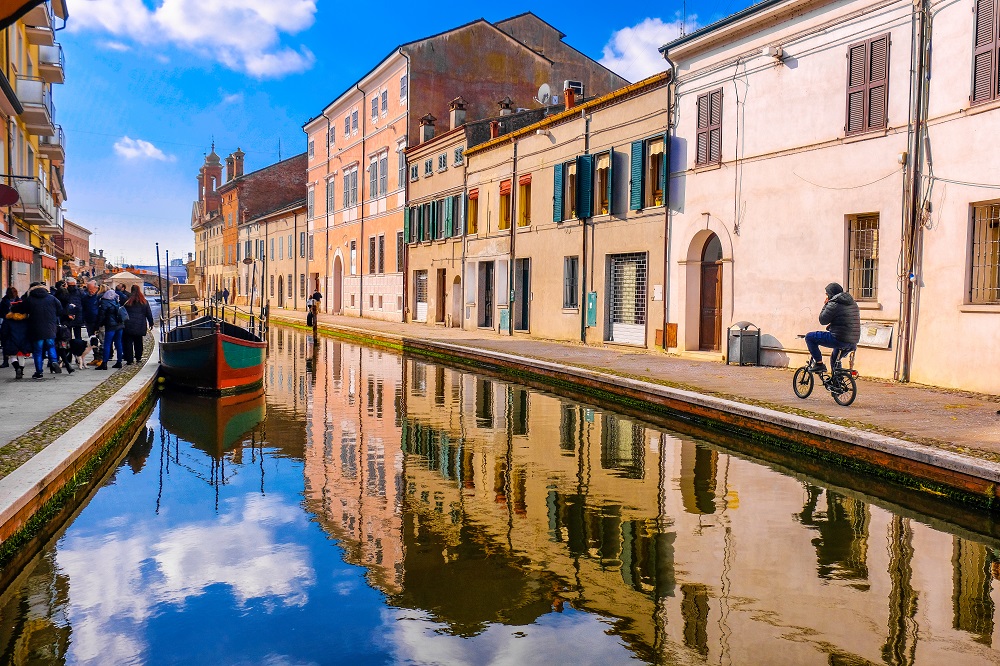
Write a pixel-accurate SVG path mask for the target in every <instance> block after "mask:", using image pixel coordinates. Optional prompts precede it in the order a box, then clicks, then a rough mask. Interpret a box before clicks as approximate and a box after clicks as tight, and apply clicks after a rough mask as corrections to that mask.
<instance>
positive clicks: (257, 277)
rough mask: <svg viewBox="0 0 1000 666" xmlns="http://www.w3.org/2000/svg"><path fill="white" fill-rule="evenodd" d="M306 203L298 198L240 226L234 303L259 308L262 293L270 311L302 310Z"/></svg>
mask: <svg viewBox="0 0 1000 666" xmlns="http://www.w3.org/2000/svg"><path fill="white" fill-rule="evenodd" d="M305 220H306V200H305V199H300V200H299V201H296V202H294V203H292V204H291V205H288V206H285V207H282V208H280V209H278V210H276V211H272V212H270V213H267V214H265V215H260V216H258V217H255V218H253V219H250V220H247V221H246V222H245V223H242V224H240V227H239V245H240V248H241V251H240V254H241V256H242V257H243V258H244V259H245V258H246V257H250V258H251V259H252V260H253V261H252V262H251V263H246V262H245V261H241V263H240V266H239V269H238V270H239V276H238V277H237V280H236V295H235V300H231V302H235V303H239V304H248V303H250V302H251V301H252V302H253V304H254V305H257V306H259V305H260V298H261V295H262V294H263V297H264V300H265V302H269V303H270V306H271V307H272V308H281V309H286V310H296V309H298V310H303V309H305V307H306V299H308V297H309V293H311V292H308V289H309V286H310V285H308V283H307V280H306V274H307V273H306V270H307V264H306V262H307V249H308V248H307V241H306V238H307V236H306V222H305Z"/></svg>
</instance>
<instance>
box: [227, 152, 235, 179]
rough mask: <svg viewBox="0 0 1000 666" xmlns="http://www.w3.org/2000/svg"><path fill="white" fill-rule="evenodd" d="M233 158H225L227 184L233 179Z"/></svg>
mask: <svg viewBox="0 0 1000 666" xmlns="http://www.w3.org/2000/svg"><path fill="white" fill-rule="evenodd" d="M233 162H234V160H233V156H232V155H230V156H229V157H227V158H226V182H227V183H228V182H229V181H231V180H232V179H233Z"/></svg>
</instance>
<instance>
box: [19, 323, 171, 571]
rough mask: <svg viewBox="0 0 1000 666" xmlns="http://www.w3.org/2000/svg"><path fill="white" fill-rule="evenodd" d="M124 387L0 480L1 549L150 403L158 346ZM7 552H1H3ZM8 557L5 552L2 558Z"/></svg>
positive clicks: (155, 373)
mask: <svg viewBox="0 0 1000 666" xmlns="http://www.w3.org/2000/svg"><path fill="white" fill-rule="evenodd" d="M153 342H154V344H153V349H152V351H151V352H150V355H149V358H148V359H147V360H146V362H145V364H143V366H142V367H141V368H139V371H138V372H137V373H136V374H135V376H134V377H132V379H130V380H129V381H128V382H127V383H126V384H125V386H123V387H122V388H120V389H118V391H117V392H116V393H115V394H114V395H112V396H111V397H110V398H108V399H107V400H106V401H105V402H104V404H102V405H100V406H99V407H97V408H96V409H95V410H94V411H93V412H91V413H90V414H89V415H88V416H87V417H86V418H84V419H83V420H81V421H80V422H79V423H77V424H76V425H75V426H73V427H72V428H70V429H69V430H68V431H66V432H65V433H63V434H62V435H60V436H59V437H58V438H57V439H56V440H55V441H54V442H52V443H51V444H49V445H48V446H46V447H45V448H44V449H42V450H41V451H39V452H38V453H37V454H35V455H34V456H33V457H32V458H31V459H30V460H28V461H27V462H26V463H24V464H23V465H21V466H20V467H18V468H17V469H16V470H14V471H13V472H11V473H10V474H8V475H7V476H5V477H4V478H2V479H0V544H3V545H6V544H7V542H8V541H9V540H10V539H11V538H12V537H14V536H16V535H18V533H19V532H20V531H21V530H23V529H24V528H25V527H27V526H28V525H29V523H31V522H32V521H33V519H34V518H35V517H36V516H39V515H40V514H41V513H42V511H43V510H44V509H46V507H47V505H48V504H49V502H50V501H51V500H53V498H55V497H56V496H57V495H59V494H60V492H61V491H63V490H64V489H65V488H67V486H69V485H70V484H71V483H72V482H74V481H78V480H81V479H78V478H77V475H79V474H81V472H83V473H84V474H86V471H87V470H86V468H87V467H88V465H89V463H90V461H91V458H92V457H93V455H94V454H95V453H96V452H98V451H100V450H101V449H102V448H104V446H105V445H107V444H109V443H111V442H112V441H113V440H115V439H116V437H117V436H118V435H119V433H120V431H121V430H122V429H123V428H125V426H127V425H129V422H130V421H131V420H133V418H132V417H133V416H134V415H135V413H136V411H137V410H138V408H139V407H141V406H142V405H143V404H144V403H145V402H146V401H147V399H148V398H149V396H150V395H151V392H152V388H153V386H154V385H155V383H156V375H157V373H158V371H159V343H158V342H157V341H156V340H155V338H154V341H153ZM3 550H4V551H7V549H6V548H4V549H3ZM7 554H8V555H9V553H7Z"/></svg>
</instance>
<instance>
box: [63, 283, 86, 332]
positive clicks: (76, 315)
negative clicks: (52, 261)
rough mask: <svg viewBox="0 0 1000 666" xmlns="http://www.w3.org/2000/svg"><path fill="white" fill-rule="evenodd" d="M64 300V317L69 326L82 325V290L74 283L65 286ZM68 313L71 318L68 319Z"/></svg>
mask: <svg viewBox="0 0 1000 666" xmlns="http://www.w3.org/2000/svg"><path fill="white" fill-rule="evenodd" d="M66 294H67V298H66V302H64V303H63V308H64V309H65V310H66V313H65V314H66V318H67V320H68V322H69V325H70V326H83V292H81V291H80V288H79V287H77V286H76V285H75V284H71V285H70V286H69V287H67V288H66ZM70 315H72V316H73V319H69V317H70Z"/></svg>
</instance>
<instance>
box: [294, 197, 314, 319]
mask: <svg viewBox="0 0 1000 666" xmlns="http://www.w3.org/2000/svg"><path fill="white" fill-rule="evenodd" d="M313 210H314V211H315V210H316V190H315V188H314V189H313ZM306 216H307V217H308V216H309V203H308V201H307V202H306ZM292 234H293V235H292V239H293V240H292V247H293V248H294V247H295V244H294V243H295V241H297V240H298V239H299V214H298V213H296V212H293V213H292ZM292 273H293V274H294V275H295V277H298V276H299V253H298V252H295V250H294V249H293V250H292ZM297 287H298V285H295V286H293V287H292V295H293V298H292V309H293V310H298V309H299V290H298V288H297Z"/></svg>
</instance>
